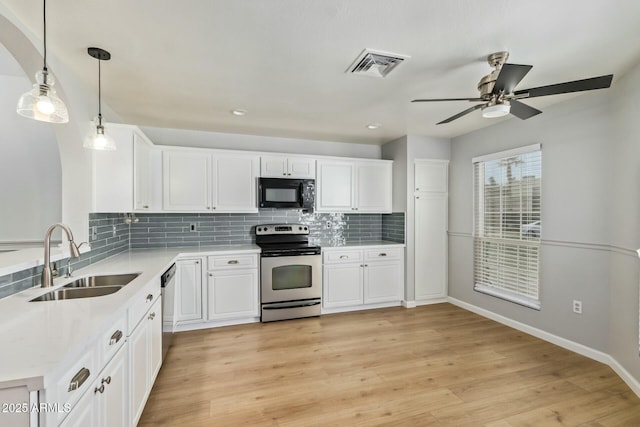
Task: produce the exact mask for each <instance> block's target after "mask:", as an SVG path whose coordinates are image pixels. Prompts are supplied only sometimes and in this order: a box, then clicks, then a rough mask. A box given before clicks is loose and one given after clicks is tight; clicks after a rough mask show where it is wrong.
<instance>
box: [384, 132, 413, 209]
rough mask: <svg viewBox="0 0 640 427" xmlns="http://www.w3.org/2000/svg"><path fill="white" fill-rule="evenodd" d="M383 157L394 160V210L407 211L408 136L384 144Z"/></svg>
mask: <svg viewBox="0 0 640 427" xmlns="http://www.w3.org/2000/svg"><path fill="white" fill-rule="evenodd" d="M382 158H383V159H385V160H393V199H392V200H393V201H392V208H391V210H392V211H393V212H406V211H407V159H408V157H407V137H406V136H403V137H401V138H398V139H396V140H394V141H391V142H387V143H386V144H384V145H383V146H382Z"/></svg>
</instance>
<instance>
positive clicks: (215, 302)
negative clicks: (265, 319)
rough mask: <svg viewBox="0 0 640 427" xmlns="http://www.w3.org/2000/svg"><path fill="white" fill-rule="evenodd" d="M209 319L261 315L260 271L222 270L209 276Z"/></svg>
mask: <svg viewBox="0 0 640 427" xmlns="http://www.w3.org/2000/svg"><path fill="white" fill-rule="evenodd" d="M208 299H209V304H208V309H209V319H211V320H214V319H215V320H220V319H233V318H241V317H256V316H259V315H260V303H259V296H258V271H257V270H255V269H247V270H221V271H213V272H211V273H209V277H208Z"/></svg>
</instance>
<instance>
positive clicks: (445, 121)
mask: <svg viewBox="0 0 640 427" xmlns="http://www.w3.org/2000/svg"><path fill="white" fill-rule="evenodd" d="M484 105H485V104H478V105H474V106H473V107H471V108H467V109H466V110H464V111H463V112H461V113H458V114H456V115H455V116H451V117H449V118H448V119H444V120H443V121H441V122H440V123H436V124H437V125H441V124H444V123H449V122H452V121H454V120H455V119H459V118H460V117H462V116H466V115H467V114H469V113H471V112H473V111H476V110H479V109H480V108H482V107H483V106H484Z"/></svg>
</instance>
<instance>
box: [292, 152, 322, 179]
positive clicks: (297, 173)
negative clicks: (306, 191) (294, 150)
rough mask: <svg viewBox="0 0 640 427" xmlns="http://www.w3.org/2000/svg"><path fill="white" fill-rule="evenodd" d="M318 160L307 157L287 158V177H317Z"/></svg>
mask: <svg viewBox="0 0 640 427" xmlns="http://www.w3.org/2000/svg"><path fill="white" fill-rule="evenodd" d="M315 177H316V160H315V159H312V158H306V157H289V158H288V159H287V178H299V179H315Z"/></svg>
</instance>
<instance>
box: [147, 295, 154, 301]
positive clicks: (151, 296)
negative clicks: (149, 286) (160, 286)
mask: <svg viewBox="0 0 640 427" xmlns="http://www.w3.org/2000/svg"><path fill="white" fill-rule="evenodd" d="M152 299H153V294H149V295H147V302H149V301H151V300H152Z"/></svg>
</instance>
